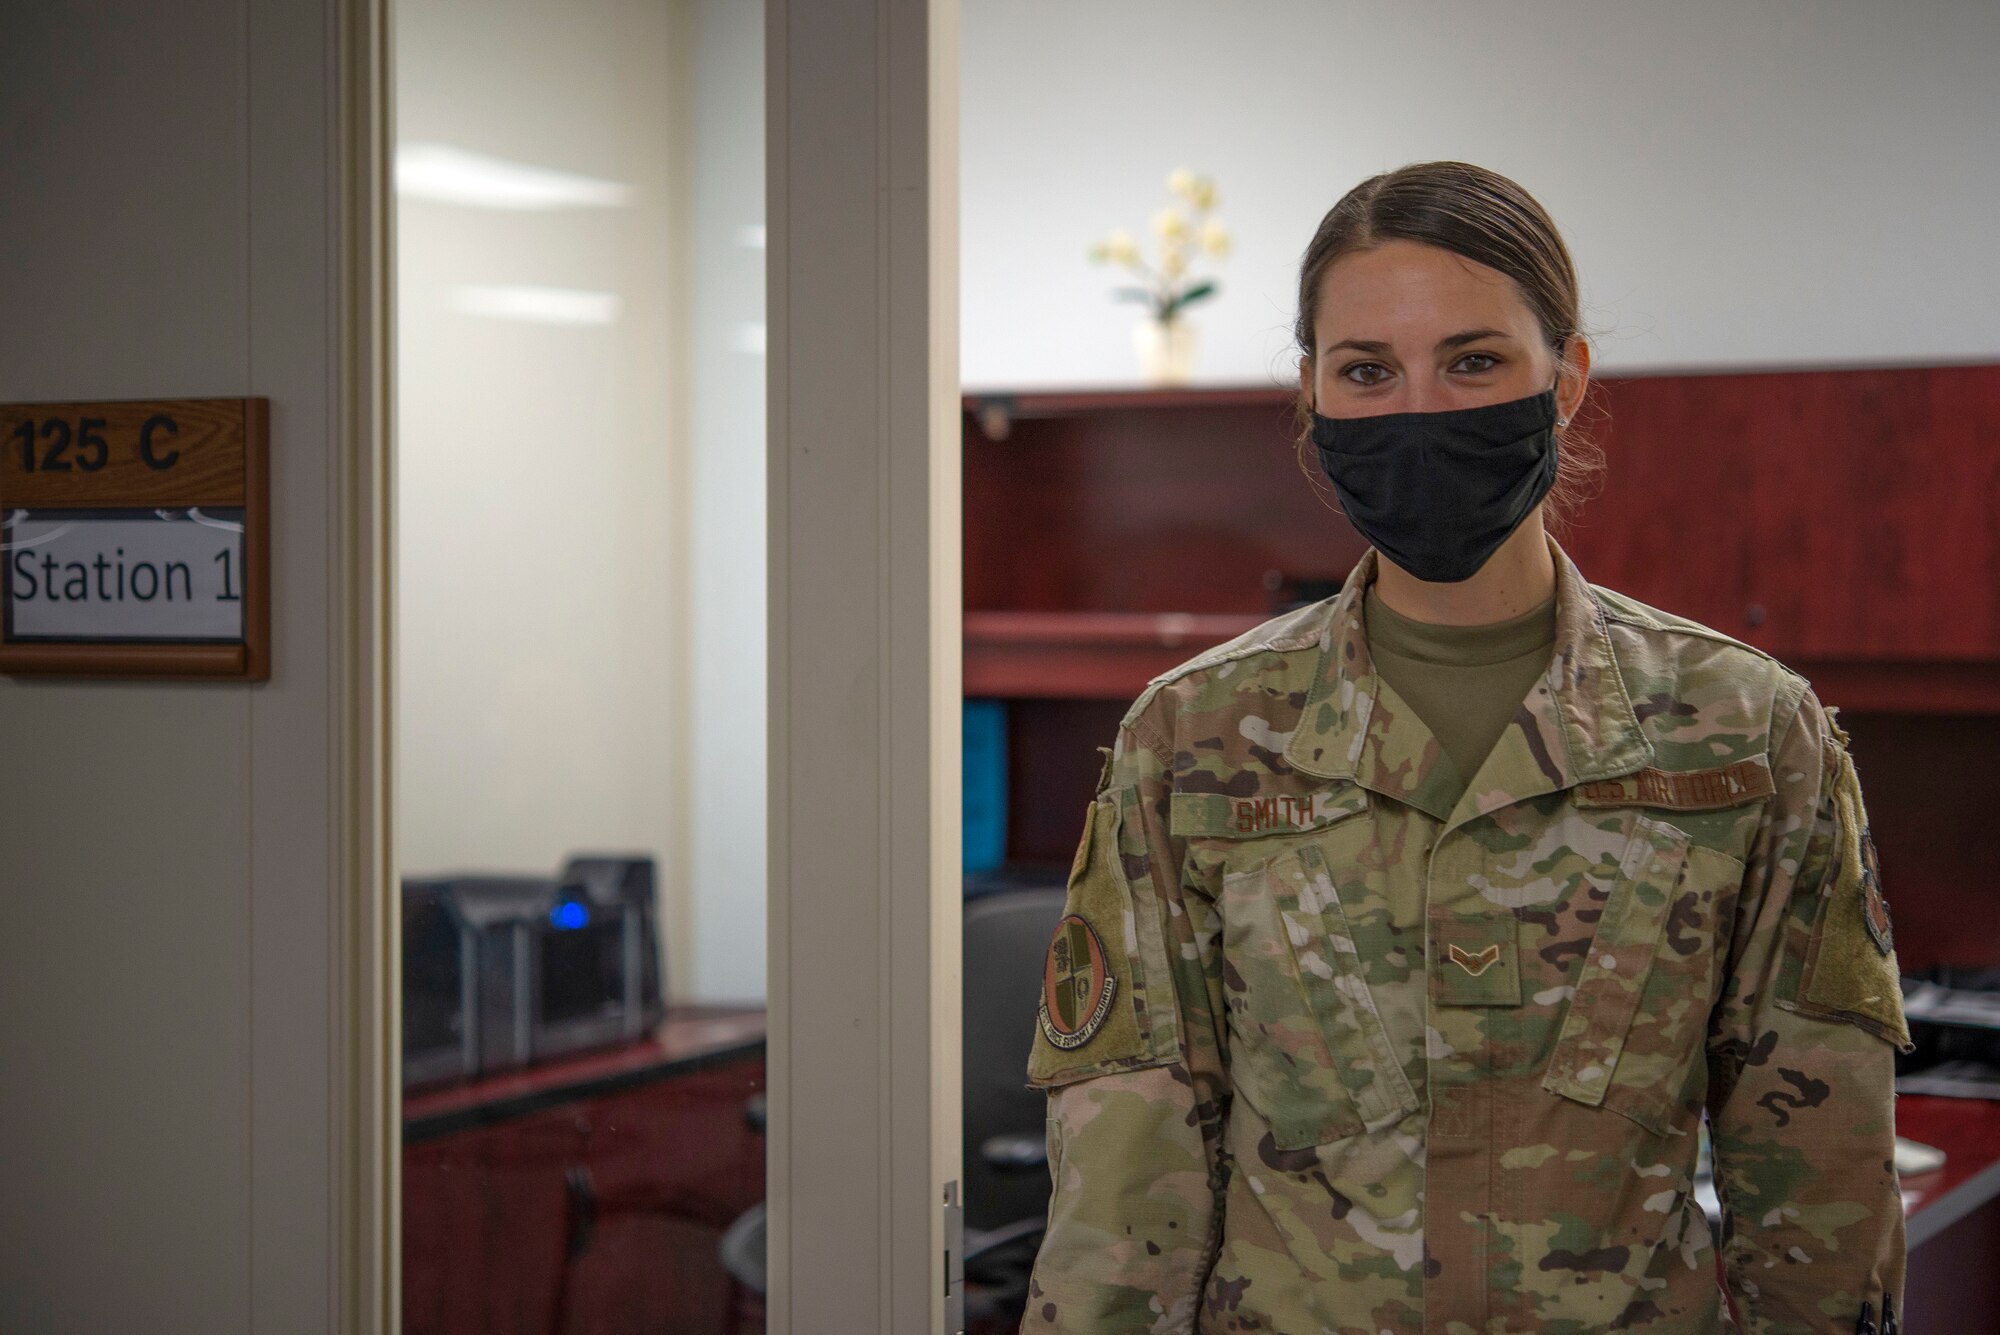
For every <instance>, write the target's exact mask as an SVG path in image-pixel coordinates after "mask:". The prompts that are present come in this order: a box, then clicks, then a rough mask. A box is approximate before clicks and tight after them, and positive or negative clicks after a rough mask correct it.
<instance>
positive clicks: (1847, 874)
mask: <svg viewBox="0 0 2000 1335" xmlns="http://www.w3.org/2000/svg"><path fill="white" fill-rule="evenodd" d="M1833 750H1834V757H1833V758H1834V762H1835V767H1834V769H1833V770H1832V771H1831V772H1830V773H1829V775H1828V777H1829V779H1830V780H1831V781H1832V785H1833V798H1834V812H1835V819H1836V822H1837V824H1838V826H1839V831H1838V834H1837V836H1836V838H1835V840H1834V849H1833V856H1834V858H1835V866H1834V869H1833V871H1832V873H1831V874H1830V875H1829V876H1828V878H1827V885H1826V887H1825V888H1824V889H1823V890H1822V892H1821V894H1820V904H1819V917H1818V920H1817V921H1816V922H1815V923H1814V925H1813V933H1812V939H1811V942H1810V944H1809V945H1808V946H1807V950H1806V964H1805V971H1804V973H1803V975H1802V977H1801V978H1800V985H1799V995H1798V1001H1797V1003H1796V1004H1797V1008H1798V1009H1799V1010H1802V1011H1806V1012H1807V1013H1811V1014H1820V1015H1824V1016H1827V1017H1829V1018H1833V1019H1841V1020H1846V1021H1848V1022H1849V1023H1851V1024H1855V1025H1859V1026H1860V1027H1861V1028H1863V1029H1866V1030H1868V1031H1869V1032H1870V1033H1872V1034H1875V1035H1876V1036H1878V1037H1880V1038H1883V1039H1885V1040H1887V1041H1888V1042H1890V1043H1893V1044H1895V1045H1896V1046H1897V1047H1898V1048H1899V1049H1901V1050H1902V1051H1904V1052H1910V1051H1912V1050H1913V1049H1914V1044H1912V1043H1911V1041H1910V1030H1909V1025H1908V1024H1907V1022H1906V1021H1905V1020H1904V1018H1903V985H1902V979H1901V976H1900V974H1901V971H1900V970H1899V969H1898V967H1897V965H1896V950H1895V936H1894V932H1893V930H1892V928H1891V926H1890V923H1889V901H1888V900H1887V899H1885V898H1883V895H1882V873H1881V867H1880V865H1879V864H1878V863H1877V861H1876V857H1875V840H1874V838H1873V837H1872V836H1871V834H1870V832H1869V829H1868V812H1867V808H1866V807H1864V806H1863V805H1862V801H1861V781H1860V778H1859V777H1858V776H1857V775H1856V774H1855V772H1854V761H1853V759H1852V758H1851V757H1850V756H1849V755H1848V753H1847V749H1846V747H1844V746H1839V747H1835V748H1833Z"/></svg>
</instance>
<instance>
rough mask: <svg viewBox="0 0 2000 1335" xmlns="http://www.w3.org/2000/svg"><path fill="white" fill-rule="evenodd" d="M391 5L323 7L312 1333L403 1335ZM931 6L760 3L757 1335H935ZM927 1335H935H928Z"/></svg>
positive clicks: (946, 742) (944, 491) (949, 235)
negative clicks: (765, 958)
mask: <svg viewBox="0 0 2000 1335" xmlns="http://www.w3.org/2000/svg"><path fill="white" fill-rule="evenodd" d="M389 3H391V0H337V8H336V10H335V13H336V26H337V28H338V32H337V34H336V46H337V57H338V62H339V76H338V83H337V87H338V99H339V106H338V109H337V112H338V114H337V127H336V132H337V134H338V137H339V149H340V158H341V165H342V170H341V174H340V201H339V208H340V217H339V230H340V234H341V237H342V246H341V254H340V263H339V270H340V271H339V272H338V273H337V274H336V275H334V276H333V279H332V281H333V282H334V284H335V286H336V289H337V291H338V293H339V309H340V328H339V331H338V334H339V343H338V346H339V350H340V363H341V371H340V376H339V402H340V415H341V426H342V438H343V439H344V441H345V442H346V445H347V448H346V449H345V450H344V451H343V452H342V458H343V467H342V469H341V475H340V479H339V484H340V488H341V497H342V505H341V512H342V514H343V520H344V523H343V532H342V533H341V535H340V539H341V544H342V548H343V558H342V560H341V561H340V563H339V565H340V591H339V598H338V600H337V604H336V606H337V615H338V616H339V618H340V625H339V642H340V643H341V644H342V645H343V646H344V650H343V652H342V654H341V656H340V661H339V663H338V664H336V665H334V667H335V670H336V671H337V672H339V673H340V675H341V676H342V678H343V683H344V689H343V693H342V696H341V699H342V706H343V712H342V717H341V720H340V726H339V738H340V745H341V756H340V764H339V767H338V768H339V771H340V773H341V774H342V775H343V776H344V779H343V782H342V783H341V784H340V785H339V791H338V797H337V800H338V803H339V808H340V809H339V812H338V828H339V831H340V837H339V840H338V843H337V847H336V849H335V856H336V857H337V858H338V859H339V862H340V866H339V869H338V870H339V877H338V880H337V882H336V883H337V884H340V885H344V886H346V887H348V890H349V893H348V895H347V896H346V898H345V899H344V900H343V901H342V902H341V903H340V904H338V905H337V906H336V910H335V912H336V918H337V930H338V933H339V944H338V947H337V949H338V958H339V960H340V961H341V967H340V968H339V969H338V970H337V976H338V977H339V979H340V983H341V987H342V992H343V995H342V997H341V998H340V1000H339V1002H338V1003H337V1005H336V1007H335V1010H334V1014H335V1022H336V1027H337V1029H338V1031H339V1032H337V1033H336V1034H335V1035H334V1043H333V1051H334V1054H335V1056H334V1060H335V1068H336V1069H335V1072H334V1074H335V1078H336V1079H337V1080H338V1082H339V1087H340V1088H341V1089H342V1090H344V1091H345V1097H344V1098H343V1099H341V1100H340V1101H339V1107H338V1108H337V1110H336V1116H337V1123H338V1124H337V1126H336V1129H335V1135H334V1160H335V1162H334V1176H335V1188H334V1196H335V1202H336V1213H337V1215H338V1219H337V1221H336V1227H335V1239H336V1241H335V1245H336V1247H337V1249H338V1255H336V1256H334V1257H330V1258H329V1263H330V1264H331V1265H332V1266H333V1268H334V1271H335V1273H336V1274H337V1275H338V1276H339V1279H338V1282H337V1284H336V1295H337V1301H338V1302H339V1304H340V1306H341V1310H340V1311H338V1312H336V1313H334V1314H333V1320H332V1322H331V1323H330V1324H331V1325H332V1326H333V1328H335V1329H346V1330H353V1331H357V1332H382V1335H394V1332H396V1331H398V1330H399V1329H400V1325H401V1299H400V1290H401V1286H400V1283H399V1280H400V1273H399V1271H400V1255H401V1238H400V1214H401V1211H400V1196H401V1152H402V1135H401V1052H400V1048H401V1042H400V1024H399V1019H400V1015H401V997H400V995H399V986H398V980H399V974H400V970H399V968H398V967H397V960H398V958H399V953H400V942H399V940H398V937H399V931H398V923H399V916H398V914H397V913H396V911H395V893H394V892H395V879H394V870H393V864H392V861H391V849H392V844H391V837H390V812H391V794H390V791H389V774H390V772H391V771H390V738H391V735H392V727H393V702H392V700H391V697H390V689H389V688H390V664H391V662H392V659H391V657H390V655H391V653H392V650H393V641H392V636H393V622H392V616H391V613H392V610H393V605H394V604H393V597H392V594H393V589H394V584H393V578H394V575H393V567H394V554H393V551H392V548H391V543H390V536H391V534H392V533H393V531H394V515H393V503H394V498H393V492H392V490H391V486H390V483H391V479H392V478H393V476H394V448H393V438H392V433H391V423H392V408H393V402H394V399H393V385H394V381H393V374H392V373H393V367H394V348H393V344H392V340H391V330H392V328H393V309H394V307H393V304H392V303H393V293H392V290H391V281H392V278H393V273H394V265H393V246H392V239H393V229H392V225H391V216H390V212H389V205H390V194H389V182H390V170H391V164H392V161H393V140H392V134H393V122H392V117H391V105H390V103H391V97H390V90H391V88H392V86H393V78H392V66H391V64H390V59H391V53H390V49H389V32H390V21H389V15H388V5H389ZM957 20H958V3H957V0H767V8H766V24H767V33H766V74H765V78H766V92H765V95H766V99H767V102H766V105H767V117H768V119H767V152H768V161H767V168H766V170H767V183H768V184H767V188H768V203H767V215H768V222H767V228H768V237H769V289H768V290H769V294H770V295H769V307H770V310H769V330H768V333H769V338H768V347H769V358H770V360H769V372H770V397H769V423H768V465H769V493H768V494H769V504H770V509H769V524H770V605H769V625H770V646H769V654H770V707H771V716H770V743H769V765H770V771H769V773H770V778H769V783H770V796H771V806H770V827H769V828H770V900H769V915H770V919H769V920H770V933H769V939H770V971H769V975H770V1027H771V1028H770V1048H769V1085H770V1139H769V1145H770V1155H769V1162H768V1170H769V1171H768V1175H767V1195H768V1200H769V1220H770V1234H769V1237H770V1244H769V1245H770V1253H769V1259H770V1265H769V1273H770V1292H769V1304H768V1307H769V1326H768V1329H769V1330H770V1331H771V1332H773V1335H790V1333H791V1332H794V1331H796V1332H798V1335H806V1333H807V1332H814V1333H815V1335H817V1333H819V1332H826V1331H853V1332H868V1333H869V1335H874V1333H875V1332H882V1333H883V1335H890V1333H891V1332H893V1333H894V1335H904V1332H909V1335H919V1332H921V1333H923V1335H930V1333H931V1332H937V1331H940V1330H945V1329H947V1327H946V1325H945V1322H946V1319H947V1312H948V1310H949V1307H950V1304H949V1303H948V1302H947V1297H946V1292H945V1288H946V1284H945V1281H946V1276H947V1274H948V1273H949V1263H948V1258H947V1256H946V1247H947V1232H948V1229H949V1227H950V1225H949V1220H948V1215H947V1211H946V1208H945V1205H946V1192H947V1190H948V1188H947V1184H955V1183H956V1181H957V1179H958V1177H959V1168H958V1164H959V1057H958V1051H959V981H958V978H959V970H958V959H959V925H960V916H961V906H962V892H961V884H960V870H959V869H960V852H959V819H960V797H959V784H960V778H959V727H960V723H959V705H960V597H961V594H960V575H959V569H960V563H959V543H960V524H959V509H958V507H959V494H960V493H959V411H958V271H957V244H958V220H957V206H958V179H957V155H958V121H957V81H958V51H957V37H958V21H957ZM953 1329H956V1327H953Z"/></svg>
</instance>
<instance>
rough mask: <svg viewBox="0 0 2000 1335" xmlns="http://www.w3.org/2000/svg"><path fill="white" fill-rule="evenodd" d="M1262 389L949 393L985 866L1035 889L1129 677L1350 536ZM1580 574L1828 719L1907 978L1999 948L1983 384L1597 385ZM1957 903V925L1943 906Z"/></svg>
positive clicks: (1085, 788)
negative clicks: (991, 852) (1790, 688)
mask: <svg viewBox="0 0 2000 1335" xmlns="http://www.w3.org/2000/svg"><path fill="white" fill-rule="evenodd" d="M1292 403H1293V396H1292V394H1291V393H1289V392H1288V391H1285V390H1281V389H1276V388H1272V389H1219V390H1183V391H1176V392H1170V393H1157V392H1118V393H1101V394H1086V393H1050V394H1029V393H1020V394H994V393H989V394H978V395H971V396H968V397H967V399H966V412H965V417H964V442H963V447H964V483H965V514H964V522H965V552H964V556H965V692H966V694H967V695H969V696H995V697H1000V698H1004V699H1007V700H1009V701H1010V702H1011V707H1010V711H1009V732H1008V776H1009V777H1008V808H1009V812H1008V817H1009V819H1008V856H1009V858H1010V860H1012V861H1015V862H1019V863H1041V864H1046V865H1047V866H1048V867H1050V868H1052V869H1054V870H1055V871H1056V872H1057V873H1058V874H1059V873H1060V871H1061V869H1062V868H1063V867H1065V866H1066V865H1067V863H1068V860H1069V857H1070V854H1071V852H1072V851H1073V849H1074V848H1075V844H1076V838H1077V831H1078V829H1079V823H1078V816H1077V813H1078V812H1080V811H1082V810H1083V809H1084V804H1085V803H1086V802H1087V801H1088V800H1089V795H1090V788H1091V784H1092V782H1093V781H1094V779H1095V776H1096V774H1097V771H1098V756H1097V754H1096V751H1095V749H1094V748H1096V747H1097V746H1102V745H1108V744H1109V743H1110V741H1111V737H1112V733H1113V730H1114V729H1115V728H1116V726H1117V722H1118V718H1119V716H1120V714H1121V713H1122V712H1123V710H1124V707H1125V706H1126V705H1127V704H1128V703H1129V702H1130V701H1131V700H1132V699H1133V698H1134V697H1135V696H1136V695H1138V693H1139V692H1140V691H1141V690H1142V689H1144V687H1145V684H1146V681H1147V679H1148V678H1150V677H1152V676H1153V675H1155V674H1157V673H1159V672H1162V671H1165V670H1167V669H1168V668H1171V667H1172V666H1174V665H1175V664H1177V663H1179V662H1182V661H1184V660H1186V659H1188V658H1190V657H1192V656H1193V655H1194V654H1196V653H1198V652H1200V651H1201V650H1202V649H1204V648H1207V647H1208V646H1210V645H1213V644H1215V643H1218V642H1220V641H1222V640H1224V639H1227V638H1229V637H1231V636H1232V635H1235V634H1237V633H1238V632H1240V631H1243V630H1247V629H1249V628H1250V627H1251V626H1253V625H1255V624H1256V623H1257V622H1259V621H1262V620H1264V619H1265V618H1266V617H1269V616H1271V615H1272V614H1273V613H1274V612H1275V611H1276V610H1277V609H1278V607H1279V606H1280V605H1281V604H1282V603H1283V602H1284V601H1285V600H1286V599H1288V598H1295V597H1296V598H1316V597H1321V596H1324V595H1325V594H1326V593H1330V592H1331V591H1332V589H1333V587H1334V585H1335V583H1336V582H1337V581H1339V580H1340V579H1342V578H1343V577H1344V576H1345V575H1346V574H1347V572H1348V571H1349V570H1350V569H1351V568H1352V566H1353V563H1354V561H1355V559H1356V558H1357V557H1358V556H1360V554H1361V552H1362V551H1363V550H1364V549H1365V547H1366V544H1365V542H1364V541H1363V540H1362V539H1361V537H1360V535H1359V534H1357V533H1356V532H1355V531H1354V529H1353V528H1352V526H1351V525H1349V524H1348V523H1347V521H1346V519H1345V518H1344V517H1343V516H1342V515H1341V514H1340V513H1339V511H1338V508H1337V507H1336V506H1335V505H1334V503H1333V502H1332V500H1331V495H1330V491H1331V489H1330V488H1329V487H1328V485H1327V484H1326V482H1325V480H1324V478H1323V477H1321V476H1320V475H1319V473H1318V462H1317V459H1316V458H1315V456H1314V455H1313V453H1312V451H1311V449H1310V447H1309V446H1308V447H1307V448H1305V449H1304V450H1303V451H1302V450H1301V449H1300V447H1299V443H1298V435H1297V423H1296V420H1295V418H1294V415H1293V407H1292ZM1579 425H1580V426H1581V427H1582V428H1583V429H1584V430H1585V431H1586V432H1588V433H1589V434H1590V435H1591V436H1593V437H1594V438H1595V439H1596V440H1597V441H1598V442H1599V443H1600V444H1601V446H1602V448H1603V450H1604V453H1605V455H1606V459H1607V465H1608V466H1607V468H1606V470H1605V471H1604V473H1603V475H1602V482H1601V489H1600V491H1599V493H1598V494H1597V495H1596V496H1595V497H1594V498H1593V499H1591V500H1590V501H1589V502H1588V503H1587V504H1586V505H1585V506H1584V507H1583V509H1582V511H1581V512H1580V514H1579V515H1578V516H1577V518H1576V521H1575V522H1574V524H1573V525H1572V526H1571V527H1570V528H1569V529H1568V530H1567V531H1565V532H1563V533H1562V534H1561V535H1560V536H1561V541H1562V543H1563V545H1564V548H1565V549H1566V550H1567V551H1568V552H1569V553H1570V554H1571V555H1572V556H1573V557H1574V558H1575V559H1576V561H1577V564H1578V565H1579V567H1580V568H1581V569H1582V570H1583V572H1584V574H1585V576H1586V577H1587V578H1589V579H1591V580H1593V581H1595V582H1596V583H1599V584H1602V585H1605V586H1607V587H1610V588H1613V589H1617V590H1619V591H1620V592H1622V593H1626V594H1629V595H1630V596H1632V597H1634V598H1637V599H1639V600H1641V601H1642V602H1647V603H1651V604H1653V605H1655V606H1657V607H1660V608H1662V609H1664V610H1666V611H1668V612H1672V613H1675V614H1677V615H1680V616H1685V617H1691V618H1693V619H1694V620H1696V621H1700V622H1703V623H1705V624H1707V625H1710V626H1712V627H1714V628H1715V629H1717V630H1720V631H1722V632H1724V633H1726V634H1729V635H1732V636H1735V637H1737V638H1739V639H1742V640H1745V641H1747V642H1748V643H1751V644H1754V645H1757V646H1758V647H1760V648H1763V649H1766V650H1768V651H1770V652H1772V653H1774V654H1776V655H1777V656H1778V657H1779V658H1780V659H1782V660H1784V661H1785V662H1786V663H1787V664H1789V665H1790V666H1792V667H1793V668H1795V669H1797V670H1799V671H1800V672H1802V673H1804V674H1805V675H1806V676H1807V677H1808V678H1809V679H1810V680H1811V681H1812V683H1813V686H1814V689H1815V690H1816V691H1817V692H1818V693H1819V696H1820V698H1821V699H1822V700H1823V701H1825V702H1826V703H1828V704H1831V705H1837V706H1839V707H1840V708H1841V710H1842V718H1843V720H1844V721H1845V722H1846V725H1847V727H1848V728H1849V730H1850V731H1851V732H1852V733H1853V734H1854V744H1855V755H1856V758H1857V764H1858V765H1859V767H1860V769H1861V772H1862V774H1863V777H1864V780H1865V782H1866V784H1867V795H1868V803H1869V811H1870V815H1871V818H1872V820H1873V824H1874V829H1875V836H1876V844H1877V847H1878V848H1879V850H1880V853H1881V859H1882V865H1883V874H1884V880H1885V882H1886V883H1887V884H1888V885H1889V887H1890V893H1891V896H1892V898H1893V899H1894V900H1895V903H1896V908H1897V925H1898V937H1899V955H1900V956H1901V959H1902V962H1903V963H1904V964H1905V965H1906V966H1907V967H1910V968H1918V967H1922V966H1924V965H1927V964H1932V963H1941V962H1956V963H1978V962H1990V961H1992V960H1993V959H1996V958H2000V956H1996V954H1995V951H2000V927H1995V926H1983V925H1982V924H1987V923H1990V922H1994V921H1996V920H1995V919H1994V916H1993V915H1992V914H1990V913H1988V912H1987V911H1986V905H1985V903H1984V901H1983V900H1980V901H1978V902H1977V903H1976V905H1974V904H1973V902H1972V901H1971V900H1970V899H1969V897H1970V896H1973V895H1983V894H1984V893H1985V884H1986V882H1987V881H1989V880H1990V879H1991V877H1990V875H1989V874H1988V872H1987V871H1986V866H1985V864H1986V861H1987V859H1986V858H1985V857H1984V856H1983V853H1982V851H1981V850H1982V843H1981V840H1982V838H1983V833H1982V832H1983V831H1984V829H1985V827H1986V826H1987V825H1988V824H1990V823H1991V819H1990V816H1989V814H1988V812H1987V811H1986V809H1985V805H1984V799H1983V797H1982V795H1981V793H1982V789H1983V784H1982V782H1981V781H1980V778H1979V776H1982V775H1983V774H1985V773H1986V771H1987V769H1988V768H1989V767H1990V765H1991V757H1992V755H1994V754H1996V753H2000V523H1996V522H1995V517H1994V516H1995V512H1996V511H2000V366H1966V367H1927V368H1907V369H1881V370H1861V371H1797V372H1774V373H1760V374H1745V375H1673V376H1653V377H1644V378H1628V379H1622V380H1603V381H1599V382H1598V383H1597V384H1596V386H1595V387H1594V389H1593V392H1592V400H1591V402H1590V404H1589V406H1587V407H1586V409H1585V410H1584V412H1583V413H1582V414H1581V415H1580V421H1579ZM1969 906H1970V907H1973V908H1975V910H1976V911H1970V912H1969V911H1968V908H1969Z"/></svg>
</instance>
